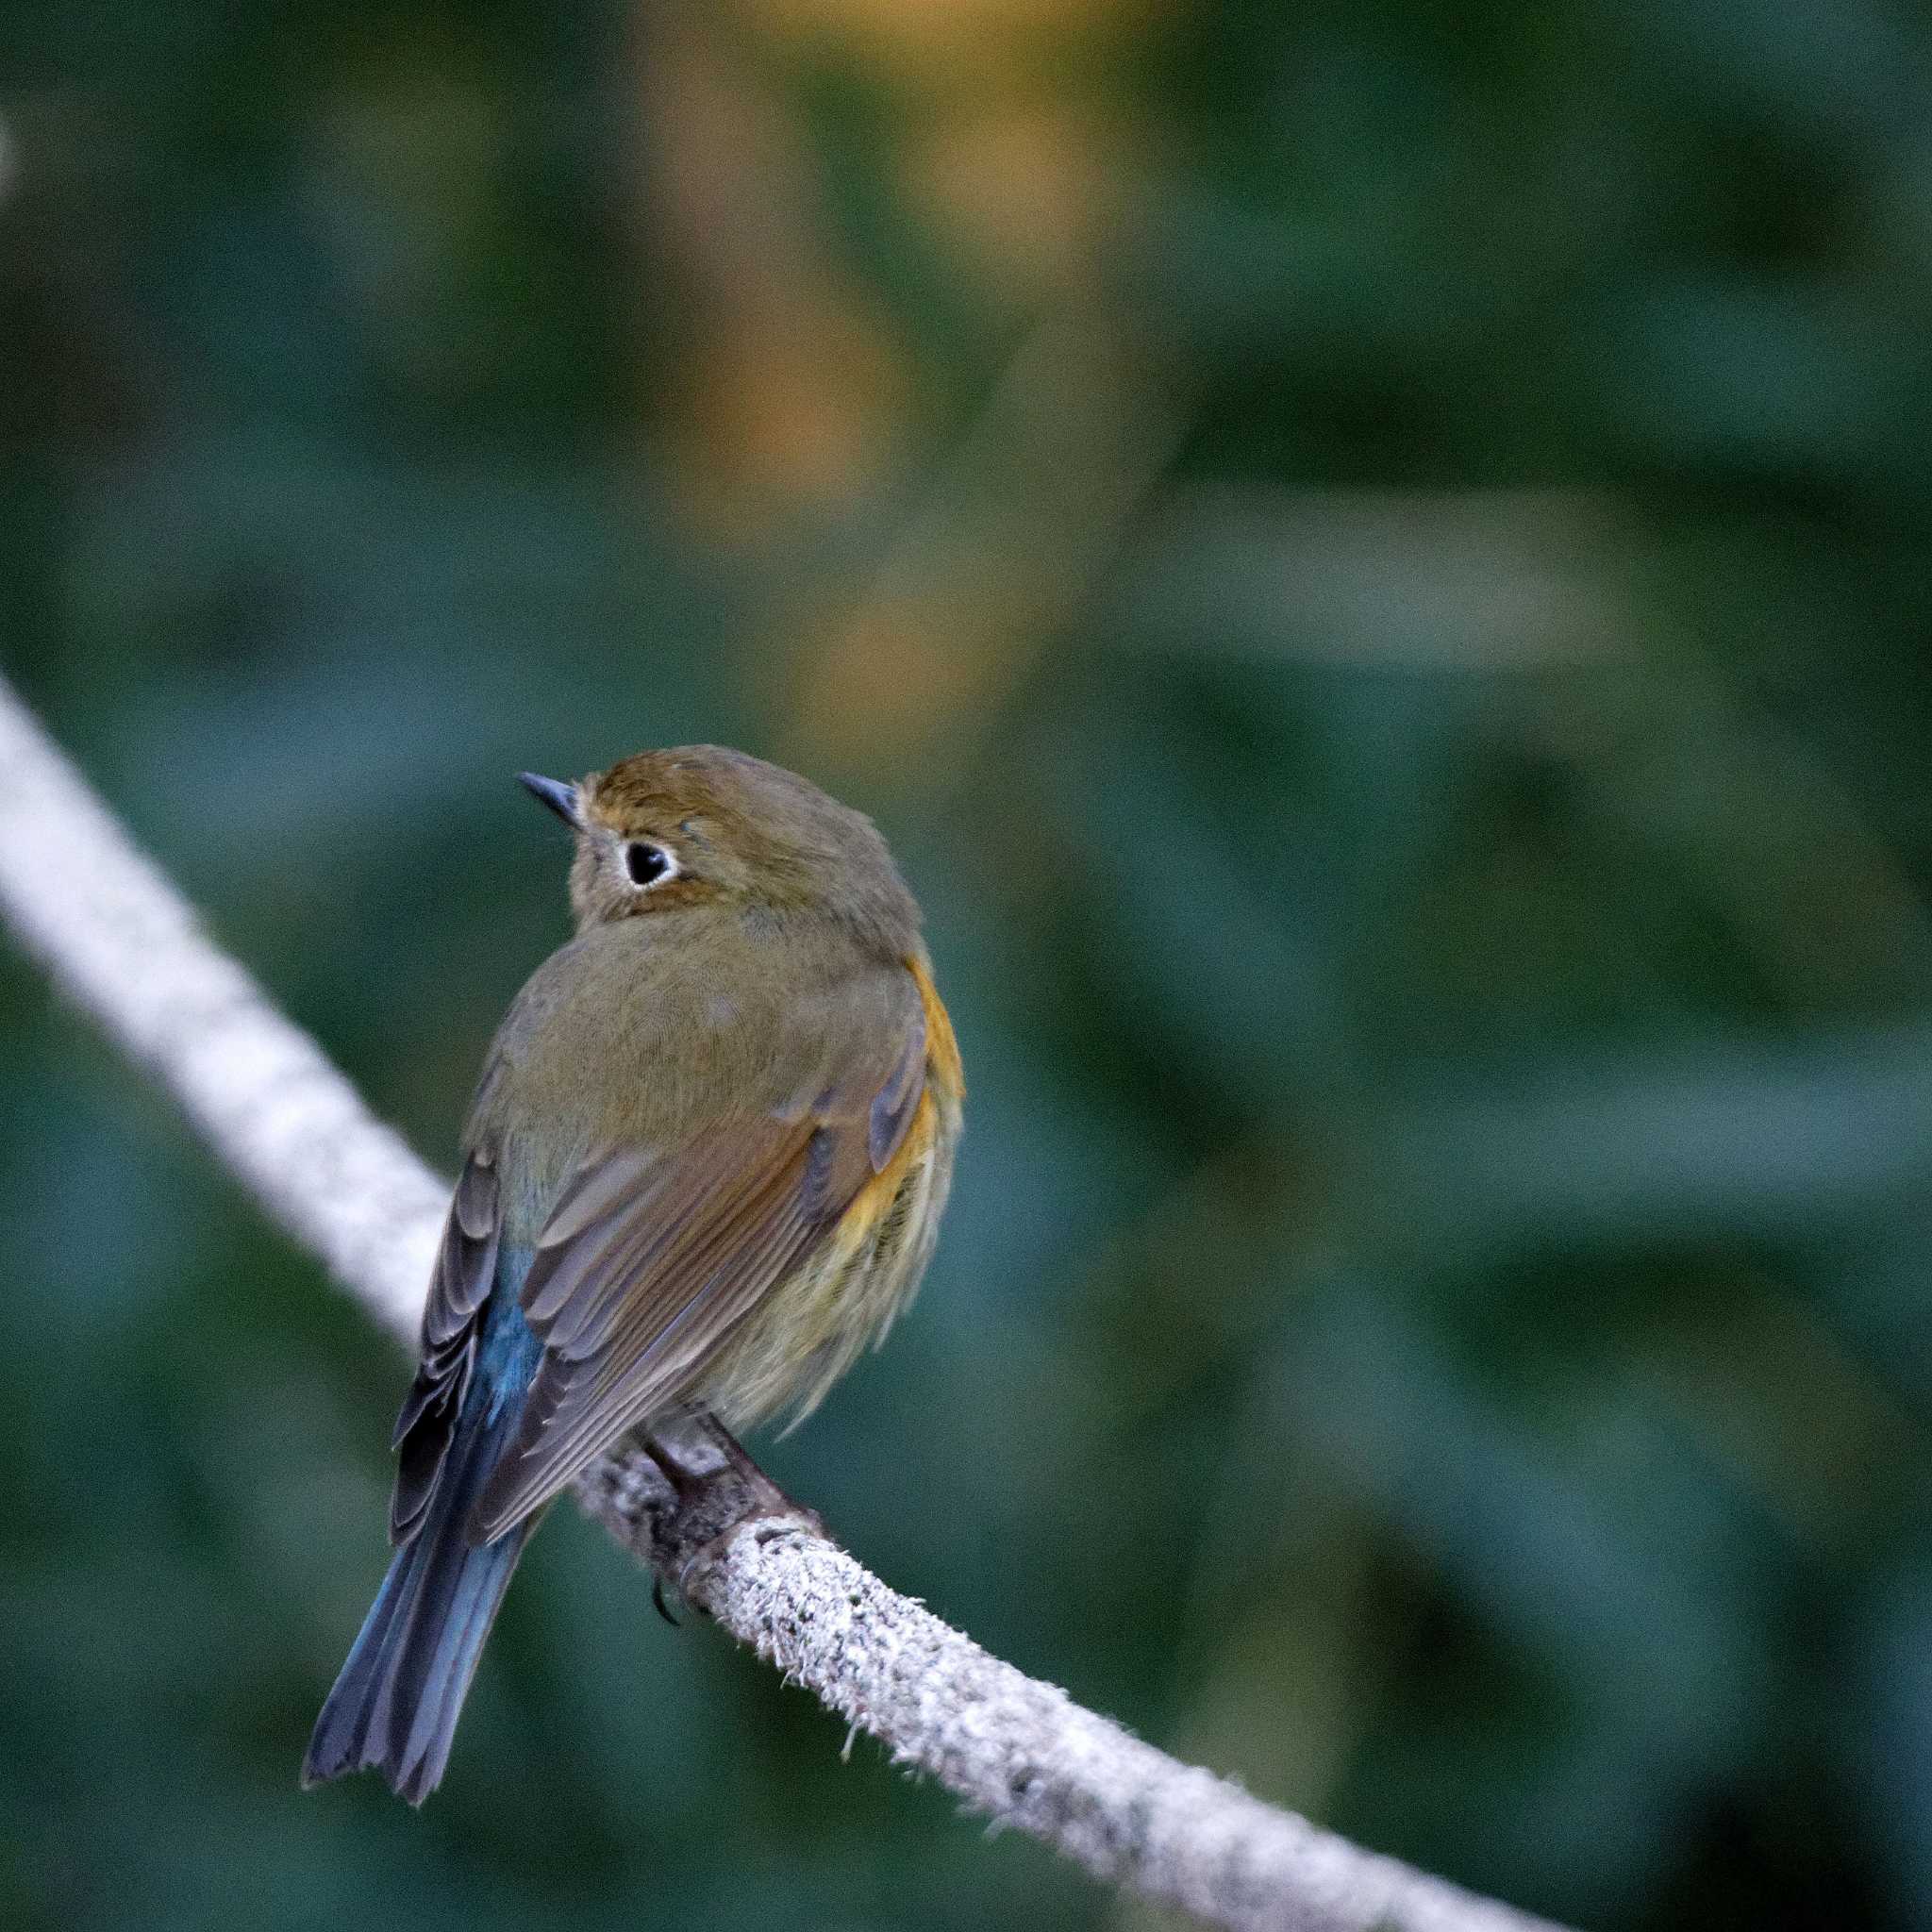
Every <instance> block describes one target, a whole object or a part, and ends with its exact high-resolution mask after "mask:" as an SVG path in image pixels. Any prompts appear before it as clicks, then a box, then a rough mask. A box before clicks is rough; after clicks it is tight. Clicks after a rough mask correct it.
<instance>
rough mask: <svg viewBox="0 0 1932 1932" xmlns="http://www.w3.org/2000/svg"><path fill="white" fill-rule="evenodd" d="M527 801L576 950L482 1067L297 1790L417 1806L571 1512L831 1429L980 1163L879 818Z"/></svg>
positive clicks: (692, 786) (697, 774)
mask: <svg viewBox="0 0 1932 1932" xmlns="http://www.w3.org/2000/svg"><path fill="white" fill-rule="evenodd" d="M523 782H524V783H525V785H526V786H528V788H529V789H530V790H531V791H533V792H534V793H535V794H536V795H537V796H538V797H539V798H540V799H541V800H542V801H543V803H544V804H546V805H548V806H549V807H550V808H552V809H553V810H554V811H556V812H557V813H558V815H559V816H560V817H561V818H562V819H563V820H564V821H565V822H566V823H567V824H569V825H570V826H571V828H572V830H573V832H574V833H575V842H576V852H575V858H574V860H573V862H572V865H571V873H570V896H571V906H572V908H573V910H574V912H575V917H576V937H575V939H573V940H572V941H570V942H569V943H568V944H567V945H565V946H563V947H562V948H561V949H560V950H559V951H558V952H556V953H554V954H553V955H552V956H551V957H550V958H548V959H547V960H545V961H544V963H543V964H542V965H541V966H540V967H539V968H538V969H537V972H536V973H535V974H534V975H533V976H532V977H531V979H530V980H529V982H528V984H527V985H525V988H524V990H523V991H522V992H521V993H519V994H518V995H517V999H516V1002H515V1004H514V1005H513V1006H512V1007H511V1008H510V1010H509V1013H508V1017H507V1018H506V1019H505V1020H504V1023H503V1025H502V1027H501V1028H500V1029H499V1030H498V1032H497V1035H496V1039H495V1041H494V1042H493V1043H492V1045H491V1049H490V1056H489V1058H488V1060H487V1062H486V1063H485V1066H484V1069H483V1075H482V1079H481V1081H480V1083H479V1085H478V1087H477V1091H476V1097H475V1102H474V1104H473V1106H472V1108H471V1112H470V1119H469V1124H468V1127H467V1128H466V1130H465V1132H464V1136H463V1163H462V1172H461V1177H460V1179H459V1180H458V1183H457V1190H456V1198H455V1200H454V1202H453V1203H452V1205H451V1208H450V1213H449V1221H448V1224H447V1227H446V1229H445V1231H444V1234H443V1240H442V1246H441V1252H440V1254H439V1256H438V1258H437V1262H436V1267H435V1271H434V1273H433V1274H432V1277H431V1280H430V1285H429V1299H428V1305H427V1307H426V1308H425V1313H424V1317H423V1338H422V1352H421V1358H420V1361H419V1363H418V1366H417V1370H416V1379H415V1382H414V1384H413V1385H412V1386H411V1388H410V1390H409V1393H408V1398H407V1400H406V1401H405V1402H404V1404H403V1409H402V1414H401V1416H400V1417H399V1418H398V1420H397V1423H396V1432H395V1441H396V1447H397V1449H398V1450H399V1452H400V1457H399V1463H398V1468H397V1473H396V1484H395V1495H394V1499H393V1502H392V1503H391V1509H390V1536H391V1541H392V1542H393V1543H394V1545H395V1555H394V1557H393V1558H392V1560H391V1563H390V1567H389V1574H388V1575H387V1576H386V1577H385V1578H384V1579H383V1583H382V1588H381V1589H380V1591H377V1593H376V1598H375V1604H374V1606H373V1607H371V1609H370V1612H369V1615H368V1618H367V1620H366V1621H365V1622H364V1624H363V1625H362V1629H361V1634H360V1635H359V1636H358V1638H357V1639H356V1642H355V1645H354V1647H353V1648H352V1649H351V1650H350V1652H349V1657H348V1661H347V1662H346V1663H345V1664H344V1665H343V1666H342V1671H341V1676H340V1677H339V1678H338V1679H337V1680H336V1685H335V1689H334V1690H333V1691H330V1693H329V1696H328V1700H327V1702H326V1703H325V1705H324V1706H323V1709H322V1715H321V1717H320V1718H319V1719H318V1720H317V1722H316V1726H315V1735H314V1737H313V1738H312V1739H311V1740H310V1742H309V1746H308V1758H307V1760H306V1761H305V1763H304V1766H303V1782H304V1783H305V1784H313V1783H317V1782H320V1781H321V1780H323V1779H325V1778H331V1777H336V1776H339V1775H340V1774H342V1773H343V1772H347V1771H355V1770H359V1769H363V1768H365V1767H374V1768H375V1770H378V1771H380V1772H381V1773H382V1774H383V1775H384V1776H385V1777H386V1778H387V1779H388V1780H389V1782H390V1784H391V1788H392V1789H393V1790H396V1791H397V1792H398V1793H399V1794H400V1795H401V1796H403V1797H405V1798H407V1799H408V1800H409V1801H410V1802H411V1803H412V1804H421V1803H422V1801H423V1800H424V1798H425V1797H426V1796H427V1795H428V1794H429V1792H430V1791H432V1790H434V1789H435V1788H436V1785H437V1783H438V1782H439V1780H440V1779H441V1776H442V1772H443V1766H444V1764H445V1763H446V1762H447V1760H448V1757H449V1749H450V1740H451V1737H452V1735H453V1733H454V1731H455V1728H456V1723H457V1717H458V1712H459V1711H460V1710H461V1708H462V1704H463V1698H464V1695H465V1693H466V1692H467V1691H468V1690H469V1686H470V1679H471V1677H472V1675H473V1674H474V1673H475V1668H476V1657H477V1655H478V1653H479V1652H480V1651H481V1649H482V1646H483V1641H484V1639H485V1637H486V1636H488V1634H489V1631H490V1625H491V1619H492V1618H493V1617H494V1615H495V1613H496V1607H497V1605H498V1604H499V1603H500V1602H501V1601H502V1598H503V1592H504V1589H505V1587H506V1586H507V1585H508V1582H509V1577H510V1572H511V1571H512V1570H513V1569H514V1568H515V1567H516V1561H517V1557H518V1556H519V1555H520V1554H521V1553H522V1551H523V1547H524V1542H525V1539H526V1538H527V1537H528V1536H529V1534H530V1531H531V1530H532V1528H534V1527H535V1525H536V1523H537V1521H538V1519H539V1518H540V1517H541V1514H542V1513H543V1510H544V1508H545V1507H546V1506H547V1505H548V1504H549V1503H550V1502H551V1501H552V1500H553V1499H554V1498H555V1497H556V1496H557V1494H558V1491H560V1490H562V1489H563V1488H564V1487H565V1485H567V1484H568V1483H569V1482H570V1481H571V1479H572V1478H573V1477H574V1476H575V1475H576V1474H577V1473H578V1472H579V1471H580V1470H581V1469H583V1467H584V1465H585V1464H586V1463H588V1462H589V1461H590V1460H591V1458H592V1457H595V1456H596V1455H597V1454H598V1452H599V1451H601V1450H603V1449H605V1448H607V1447H608V1446H609V1444H610V1443H612V1442H613V1441H616V1439H618V1438H619V1437H621V1436H623V1435H625V1434H626V1433H627V1432H629V1431H631V1430H635V1429H639V1428H641V1427H647V1426H648V1425H649V1424H651V1423H652V1421H653V1419H654V1418H658V1419H662V1418H664V1417H666V1416H667V1415H669V1414H671V1413H672V1412H673V1411H675V1410H676V1409H677V1408H678V1407H680V1406H681V1405H685V1404H702V1405H704V1406H705V1407H708V1408H710V1409H712V1410H714V1411H715V1412H716V1413H717V1414H718V1415H719V1416H720V1417H721V1418H722V1419H723V1420H724V1422H725V1423H726V1424H727V1425H729V1426H732V1427H742V1426H745V1425H747V1424H752V1423H755V1422H758V1420H760V1419H762V1418H765V1417H769V1416H771V1415H773V1414H774V1413H776V1412H778V1411H780V1410H783V1409H788V1408H789V1409H791V1410H792V1411H794V1412H795V1413H796V1414H798V1415H803V1414H805V1413H806V1412H807V1411H808V1410H809V1409H810V1408H812V1407H814V1405H816V1404H817V1402H818V1401H819V1400H820V1398H821V1397H822V1396H823V1395H824V1393H825V1391H826V1390H827V1389H829V1388H830V1387H831V1385H832V1383H833V1382H834V1381H835V1380H836V1379H837V1378H838V1377H839V1375H840V1374H842V1373H843V1371H844V1370H845V1369H846V1368H848V1367H849V1366H850V1365H851V1363H852V1361H853V1359H854V1358H855V1357H857V1356H858V1354H859V1352H860V1351H861V1350H862V1349H863V1348H864V1347H865V1346H866V1345H867V1343H868V1342H875V1341H878V1340H879V1339H880V1338H882V1337H883V1336H884V1334H885V1331H886V1329H887V1327H888V1325H889V1324H891V1319H892V1316H893V1314H894V1313H895V1311H896V1310H898V1309H899V1308H901V1307H904V1306H905V1303H906V1301H907V1299H908V1296H909V1295H910V1294H911V1293H912V1291H913V1290H914V1288H915V1287H917V1285H918V1282H919V1277H920V1274H921V1273H922V1272H923V1270H924V1267H925V1264H926V1261H927V1258H928V1257H930V1255H931V1253H932V1247H933V1241H934V1238H935V1235H936V1232H937V1229H938V1224H939V1217H940V1210H941V1207H942V1206H943V1205H944V1202H945V1196H946V1189H947V1185H948V1183H949V1181H950V1179H951V1174H952V1165H953V1150H954V1146H955V1143H956V1141H957V1140H958V1133H959V1113H960V1103H961V1099H962V1096H963V1084H962V1080H961V1075H960V1068H959V1055H958V1047H957V1046H956V1045H955V1043H954V1040H953V1029H952V1026H951V1024H949V1022H948V1021H947V1018H946V1009H945V1008H944V1007H943V1006H941V1003H940V997H939V994H938V993H937V992H936V991H934V990H933V983H932V975H931V971H930V966H929V962H928V959H927V957H926V951H925V947H924V943H923V941H921V939H920V935H919V908H917V907H916V906H915V905H914V903H913V900H912V896H911V894H910V893H909V892H908V891H907V889H906V885H905V882H904V881H903V880H902V879H901V878H900V876H899V873H898V870H897V868H896V867H895V866H894V865H893V863H892V858H891V854H890V853H889V852H888V851H887V849H886V844H885V841H884V840H883V839H881V838H880V836H879V834H878V832H877V830H876V829H875V828H874V825H873V824H872V822H871V821H870V820H869V819H866V818H863V817H861V816H860V815H859V814H858V812H856V811H851V810H849V809H847V808H845V807H844V806H842V805H840V804H838V803H837V802H836V801H834V800H833V799H831V798H828V797H827V796H826V795H825V794H824V792H823V791H819V790H818V789H817V788H816V787H815V786H812V785H809V784H808V783H807V782H806V781H805V780H804V779H803V778H799V777H796V776H794V775H793V774H791V773H790V772H786V771H781V770H780V769H779V768H778V767H777V766H775V765H769V764H765V763H764V762H762V761H761V760H759V759H758V758H748V757H746V756H745V755H744V754H742V753H741V752H735V751H726V750H724V749H721V748H720V747H717V746H713V745H691V746H686V747H684V748H682V749H679V750H675V751H658V752H644V753H641V754H639V755H638V756H637V757H635V758H625V760H624V761H623V762H622V763H620V764H617V765H613V766H612V767H611V768H610V770H609V771H608V772H604V773H601V774H597V775H595V776H592V777H590V778H586V779H585V780H583V782H582V783H581V784H577V785H567V784H561V783H559V782H558V781H557V780H555V779H551V778H540V777H537V776H535V775H533V774H528V773H525V774H524V778H523Z"/></svg>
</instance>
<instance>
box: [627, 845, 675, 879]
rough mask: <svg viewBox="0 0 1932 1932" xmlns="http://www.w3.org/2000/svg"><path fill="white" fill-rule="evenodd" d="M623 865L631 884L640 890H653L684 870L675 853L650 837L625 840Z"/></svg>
mask: <svg viewBox="0 0 1932 1932" xmlns="http://www.w3.org/2000/svg"><path fill="white" fill-rule="evenodd" d="M623 865H624V870H625V874H626V876H627V877H628V878H629V880H630V882H631V884H632V885H633V886H635V887H636V888H637V889H638V891H641V892H648V891H654V890H655V889H656V888H658V886H661V885H664V884H666V883H667V882H668V881H670V880H672V879H675V877H676V876H677V874H679V873H680V872H682V871H683V870H684V868H683V867H682V866H681V865H679V864H678V862H677V856H676V854H675V853H674V852H672V851H671V850H670V849H669V848H668V847H666V846H663V845H659V844H658V843H657V842H656V841H654V840H650V839H630V840H627V841H625V847H624V858H623Z"/></svg>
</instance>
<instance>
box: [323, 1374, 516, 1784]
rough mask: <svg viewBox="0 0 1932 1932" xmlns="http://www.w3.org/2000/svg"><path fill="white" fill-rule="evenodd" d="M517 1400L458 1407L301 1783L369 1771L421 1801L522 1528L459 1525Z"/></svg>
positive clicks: (326, 1709)
mask: <svg viewBox="0 0 1932 1932" xmlns="http://www.w3.org/2000/svg"><path fill="white" fill-rule="evenodd" d="M521 1407H522V1405H521V1404H520V1403H510V1404H508V1405H506V1406H505V1407H504V1408H503V1409H501V1410H499V1411H498V1412H497V1413H495V1414H490V1415H487V1417H486V1416H484V1415H476V1416H474V1417H466V1418H465V1423H466V1424H468V1425H467V1426H464V1425H459V1426H458V1430H457V1432H456V1439H455V1441H452V1443H451V1444H450V1454H449V1458H448V1461H447V1462H446V1464H445V1465H444V1467H443V1469H442V1471H441V1474H440V1476H439V1478H438V1481H437V1484H436V1493H435V1495H434V1496H433V1498H432V1499H431V1501H430V1503H429V1507H428V1509H427V1511H426V1513H425V1517H424V1520H423V1523H422V1524H421V1526H420V1527H419V1528H418V1529H417V1531H416V1532H415V1534H413V1535H412V1536H411V1537H410V1539H409V1541H408V1542H406V1543H404V1544H403V1545H402V1547H401V1548H399V1549H398V1550H397V1551H396V1553H395V1556H394V1557H393V1558H392V1559H391V1562H390V1566H389V1574H388V1575H387V1576H385V1577H384V1578H383V1580H382V1588H381V1589H380V1590H379V1591H377V1592H376V1596H375V1603H374V1604H373V1605H371V1606H370V1610H369V1615H368V1616H367V1617H366V1618H365V1619H364V1620H363V1624H362V1628H361V1631H360V1633H359V1634H358V1636H357V1639H356V1641H355V1643H354V1645H353V1646H352V1647H351V1648H350V1651H349V1657H348V1661H347V1662H346V1663H344V1664H343V1665H342V1669H341V1675H340V1676H339V1677H338V1678H337V1679H336V1684H335V1689H334V1690H333V1691H330V1692H329V1694H328V1698H327V1701H326V1702H325V1704H324V1705H323V1707H322V1715H321V1716H320V1717H319V1718H318V1719H317V1720H316V1723H315V1733H314V1735H313V1737H311V1738H310V1740H309V1742H308V1756H307V1757H306V1758H304V1760H303V1764H302V1782H303V1784H304V1786H305V1787H306V1786H308V1785H314V1784H321V1783H323V1782H324V1781H325V1780H326V1779H328V1778H332V1777H340V1776H341V1775H342V1774H344V1773H345V1772H351V1771H362V1770H371V1769H373V1770H375V1771H379V1772H381V1774H383V1776H384V1777H385V1778H387V1779H388V1780H389V1784H390V1789H391V1790H393V1791H394V1792H395V1793H396V1794H397V1796H399V1797H403V1798H407V1799H408V1801H409V1803H410V1804H412V1805H420V1804H421V1803H422V1802H423V1800H424V1799H425V1798H426V1797H427V1796H428V1795H429V1793H430V1792H431V1791H433V1790H435V1789H436V1787H437V1785H438V1784H439V1783H440V1782H441V1778H442V1771H443V1766H444V1765H445V1764H446V1763H447V1762H448V1761H449V1749H450V1740H451V1739H452V1738H453V1737H454V1736H455V1734H456V1725H457V1719H458V1715H460V1713H461V1711H462V1707H463V1699H464V1697H465V1696H466V1695H467V1694H468V1692H469V1689H470V1680H471V1678H472V1677H473V1676H474V1675H475V1671H476V1659H477V1657H478V1656H479V1655H480V1654H481V1652H482V1649H483V1640H484V1639H485V1638H486V1637H488V1636H489V1634H490V1626H491V1623H492V1622H493V1621H494V1620H495V1616H496V1609H497V1606H498V1605H499V1604H500V1603H501V1602H502V1601H503V1593H504V1591H505V1590H506V1589H507V1588H508V1584H509V1579H510V1573H511V1571H513V1570H514V1569H515V1568H516V1563H517V1558H518V1557H520V1556H521V1555H522V1554H523V1548H524V1541H525V1538H526V1537H527V1536H528V1534H529V1529H530V1525H529V1524H528V1523H521V1524H517V1525H516V1526H515V1527H514V1528H512V1529H510V1530H508V1531H507V1532H506V1533H505V1534H504V1535H503V1536H501V1537H499V1538H498V1539H497V1540H496V1541H494V1542H492V1543H485V1544H482V1545H480V1546H478V1545H476V1544H474V1543H472V1542H471V1541H470V1540H469V1534H468V1525H469V1517H470V1512H471V1507H472V1506H473V1505H474V1503H475V1499H476V1497H477V1495H478V1494H479V1493H480V1492H481V1491H482V1488H483V1484H484V1482H485V1481H486V1480H487V1478H488V1476H489V1474H490V1471H491V1468H492V1467H493V1466H494V1464H495V1462H496V1459H497V1457H498V1456H499V1455H500V1454H501V1452H502V1450H503V1447H504V1444H505V1442H506V1441H507V1440H508V1435H509V1433H510V1428H511V1427H512V1426H513V1425H514V1422H515V1417H516V1412H517V1411H518V1410H519V1409H520V1408H521Z"/></svg>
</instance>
